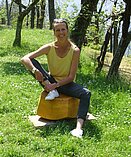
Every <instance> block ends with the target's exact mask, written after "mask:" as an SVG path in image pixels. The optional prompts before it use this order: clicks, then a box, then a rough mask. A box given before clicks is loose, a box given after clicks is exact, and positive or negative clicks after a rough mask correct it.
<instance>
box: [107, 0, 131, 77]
mask: <svg viewBox="0 0 131 157" xmlns="http://www.w3.org/2000/svg"><path fill="white" fill-rule="evenodd" d="M124 2H125V3H126V7H125V12H124V14H123V25H122V37H121V40H120V42H119V45H118V47H117V50H116V52H115V55H114V57H113V60H112V63H111V67H110V69H109V72H108V74H107V78H108V79H109V78H111V77H113V76H118V74H119V73H118V69H119V66H120V63H121V60H122V58H123V56H124V54H125V51H126V48H127V46H128V44H129V43H130V41H131V31H130V32H128V28H129V25H130V16H131V1H130V0H124Z"/></svg>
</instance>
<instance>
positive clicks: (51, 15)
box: [48, 0, 56, 30]
mask: <svg viewBox="0 0 131 157" xmlns="http://www.w3.org/2000/svg"><path fill="white" fill-rule="evenodd" d="M48 9H49V21H50V30H51V29H52V23H53V20H54V19H55V18H56V14H55V7H54V0H48Z"/></svg>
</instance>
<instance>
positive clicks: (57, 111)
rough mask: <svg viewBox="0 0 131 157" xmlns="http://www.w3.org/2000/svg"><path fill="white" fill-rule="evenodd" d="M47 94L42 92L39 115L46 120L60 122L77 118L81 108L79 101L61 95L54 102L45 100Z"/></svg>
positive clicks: (38, 109)
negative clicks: (60, 120) (64, 119)
mask: <svg viewBox="0 0 131 157" xmlns="http://www.w3.org/2000/svg"><path fill="white" fill-rule="evenodd" d="M46 95H47V92H42V93H41V96H40V99H39V103H38V108H37V115H38V116H41V117H43V118H45V119H50V120H59V119H63V118H76V116H77V111H78V107H79V99H76V98H73V97H69V96H66V95H64V94H60V96H59V97H58V98H55V99H54V100H50V101H49V100H45V96H46Z"/></svg>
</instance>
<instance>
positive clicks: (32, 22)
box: [30, 6, 35, 29]
mask: <svg viewBox="0 0 131 157" xmlns="http://www.w3.org/2000/svg"><path fill="white" fill-rule="evenodd" d="M34 20H35V6H34V7H33V8H32V10H31V17H30V28H31V29H34V27H35V21H34Z"/></svg>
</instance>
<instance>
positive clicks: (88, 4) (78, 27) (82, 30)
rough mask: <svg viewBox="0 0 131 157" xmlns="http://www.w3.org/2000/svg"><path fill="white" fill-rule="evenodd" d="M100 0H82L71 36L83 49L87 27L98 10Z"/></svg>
mask: <svg viewBox="0 0 131 157" xmlns="http://www.w3.org/2000/svg"><path fill="white" fill-rule="evenodd" d="M97 3H98V0H82V6H81V10H80V13H79V15H78V17H77V19H76V22H75V25H74V27H73V28H72V30H71V35H70V38H71V39H72V40H73V41H74V43H75V44H76V45H77V46H78V47H79V48H80V49H81V47H82V45H83V43H84V38H85V35H86V30H87V27H88V26H89V24H90V22H91V18H92V15H93V12H94V11H95V10H96V7H97Z"/></svg>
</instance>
